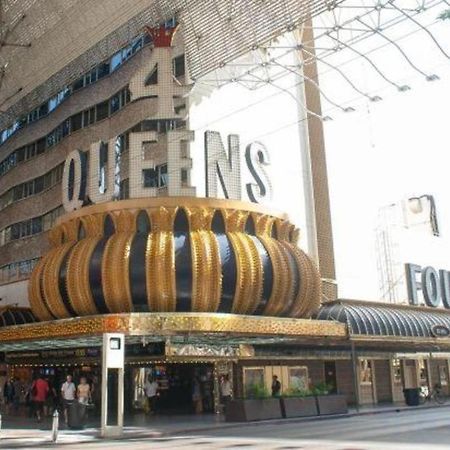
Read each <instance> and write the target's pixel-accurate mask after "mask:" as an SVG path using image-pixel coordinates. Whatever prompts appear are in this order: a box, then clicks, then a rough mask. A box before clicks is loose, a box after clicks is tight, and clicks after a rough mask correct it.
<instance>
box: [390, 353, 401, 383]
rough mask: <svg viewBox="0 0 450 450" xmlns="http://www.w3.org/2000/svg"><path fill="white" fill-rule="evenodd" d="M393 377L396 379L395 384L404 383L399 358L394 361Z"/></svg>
mask: <svg viewBox="0 0 450 450" xmlns="http://www.w3.org/2000/svg"><path fill="white" fill-rule="evenodd" d="M392 377H393V379H394V383H398V384H401V383H402V369H401V364H400V360H399V359H398V358H394V359H393V360H392Z"/></svg>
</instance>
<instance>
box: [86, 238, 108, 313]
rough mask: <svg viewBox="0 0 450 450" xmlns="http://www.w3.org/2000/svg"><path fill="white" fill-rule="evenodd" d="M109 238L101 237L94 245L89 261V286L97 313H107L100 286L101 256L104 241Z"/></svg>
mask: <svg viewBox="0 0 450 450" xmlns="http://www.w3.org/2000/svg"><path fill="white" fill-rule="evenodd" d="M108 239H109V238H107V237H106V238H102V239H101V240H100V241H99V242H98V244H97V245H96V246H95V249H94V251H93V252H92V256H91V260H90V261H89V286H90V288H91V292H92V298H93V299H94V303H95V306H96V307H97V311H98V313H99V314H108V313H109V310H108V307H107V306H106V302H105V296H104V295H103V288H102V257H103V251H104V250H105V245H106V242H107V241H108Z"/></svg>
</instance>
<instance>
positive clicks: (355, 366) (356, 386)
mask: <svg viewBox="0 0 450 450" xmlns="http://www.w3.org/2000/svg"><path fill="white" fill-rule="evenodd" d="M351 354H352V376H353V389H354V391H355V400H356V411H357V412H359V403H360V398H359V377H358V357H357V355H356V349H355V343H354V342H353V341H352V342H351Z"/></svg>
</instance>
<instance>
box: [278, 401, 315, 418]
mask: <svg viewBox="0 0 450 450" xmlns="http://www.w3.org/2000/svg"><path fill="white" fill-rule="evenodd" d="M280 405H281V412H282V414H283V417H285V418H289V417H310V416H317V415H318V414H319V411H318V410H317V402H316V398H315V397H282V398H280Z"/></svg>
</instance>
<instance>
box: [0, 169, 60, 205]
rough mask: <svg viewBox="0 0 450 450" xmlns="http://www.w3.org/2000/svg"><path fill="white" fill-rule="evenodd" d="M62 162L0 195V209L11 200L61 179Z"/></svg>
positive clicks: (39, 191) (46, 187)
mask: <svg viewBox="0 0 450 450" xmlns="http://www.w3.org/2000/svg"><path fill="white" fill-rule="evenodd" d="M63 171H64V164H59V165H58V166H56V167H55V168H53V169H52V170H50V171H49V172H47V173H46V174H44V175H41V176H40V177H37V178H34V179H32V180H29V181H26V182H25V183H21V184H18V185H17V186H14V187H13V188H11V189H9V190H8V191H7V192H6V193H4V194H3V195H1V196H0V211H1V210H2V209H4V208H6V207H7V206H8V205H10V204H11V203H13V202H17V201H19V200H22V199H24V198H27V197H31V196H32V195H36V194H39V193H41V192H43V191H45V190H47V189H50V188H51V187H53V186H55V185H56V184H57V183H59V182H60V181H61V180H62V176H63Z"/></svg>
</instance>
